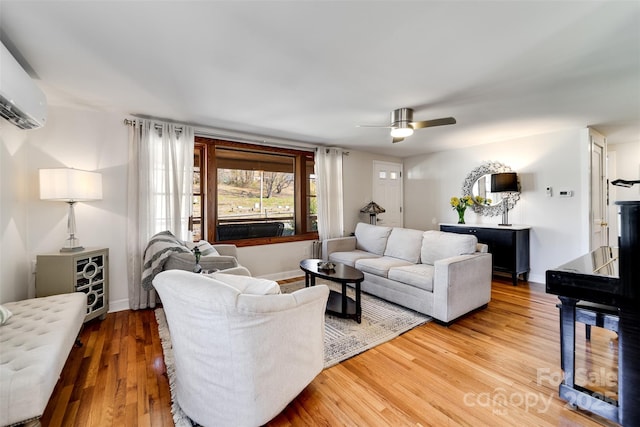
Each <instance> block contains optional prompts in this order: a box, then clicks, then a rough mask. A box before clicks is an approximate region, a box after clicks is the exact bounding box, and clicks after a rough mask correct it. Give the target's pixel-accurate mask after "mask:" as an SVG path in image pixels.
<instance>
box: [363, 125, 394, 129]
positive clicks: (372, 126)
mask: <svg viewBox="0 0 640 427" xmlns="http://www.w3.org/2000/svg"><path fill="white" fill-rule="evenodd" d="M356 127H357V128H381V129H391V126H385V125H356Z"/></svg>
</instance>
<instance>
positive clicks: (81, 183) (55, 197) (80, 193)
mask: <svg viewBox="0 0 640 427" xmlns="http://www.w3.org/2000/svg"><path fill="white" fill-rule="evenodd" d="M40 200H49V201H55V202H66V203H68V204H69V215H68V217H67V234H68V235H69V237H67V240H66V241H65V244H64V246H63V247H62V248H61V249H60V252H77V251H81V250H84V248H83V247H82V246H81V245H80V241H79V240H78V238H77V237H76V217H75V213H74V209H73V206H74V205H75V204H76V202H90V201H94V200H102V175H101V174H100V173H98V172H89V171H84V170H78V169H70V168H56V169H40Z"/></svg>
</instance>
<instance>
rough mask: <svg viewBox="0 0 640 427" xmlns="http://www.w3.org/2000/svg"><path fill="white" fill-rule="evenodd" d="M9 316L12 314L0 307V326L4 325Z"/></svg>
mask: <svg viewBox="0 0 640 427" xmlns="http://www.w3.org/2000/svg"><path fill="white" fill-rule="evenodd" d="M11 316H13V313H12V312H10V311H9V309H8V308H6V307H5V306H2V305H0V325H4V324H5V323H6V322H7V320H9V318H10V317H11Z"/></svg>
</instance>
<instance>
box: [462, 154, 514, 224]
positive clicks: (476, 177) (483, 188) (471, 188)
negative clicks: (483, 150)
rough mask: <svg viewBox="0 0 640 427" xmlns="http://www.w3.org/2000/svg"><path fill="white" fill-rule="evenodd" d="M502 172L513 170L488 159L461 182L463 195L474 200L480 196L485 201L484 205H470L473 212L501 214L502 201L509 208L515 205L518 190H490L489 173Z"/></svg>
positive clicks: (489, 214)
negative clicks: (505, 191) (500, 191)
mask: <svg viewBox="0 0 640 427" xmlns="http://www.w3.org/2000/svg"><path fill="white" fill-rule="evenodd" d="M503 172H513V171H512V170H511V168H510V167H509V166H507V165H504V164H502V163H500V162H492V161H489V162H485V163H483V164H482V165H480V166H478V167H477V168H475V169H473V170H472V171H471V172H470V173H469V175H467V177H466V178H465V179H464V183H463V184H462V195H463V196H471V197H473V199H474V200H476V199H477V197H482V198H483V199H485V200H486V201H487V204H485V205H480V204H477V203H476V204H474V205H473V206H471V208H472V209H473V211H474V212H475V213H477V214H480V215H484V216H497V215H502V213H503V211H504V205H503V204H504V203H506V204H507V207H508V208H509V209H510V210H511V209H513V207H514V206H515V205H516V202H517V201H518V200H520V193H519V192H509V193H492V192H491V174H494V173H503ZM518 188H520V183H518Z"/></svg>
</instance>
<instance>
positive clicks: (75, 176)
mask: <svg viewBox="0 0 640 427" xmlns="http://www.w3.org/2000/svg"><path fill="white" fill-rule="evenodd" d="M40 199H41V200H59V201H63V202H86V201H91V200H102V175H101V174H100V173H98V172H89V171H83V170H78V169H68V168H58V169H40Z"/></svg>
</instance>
